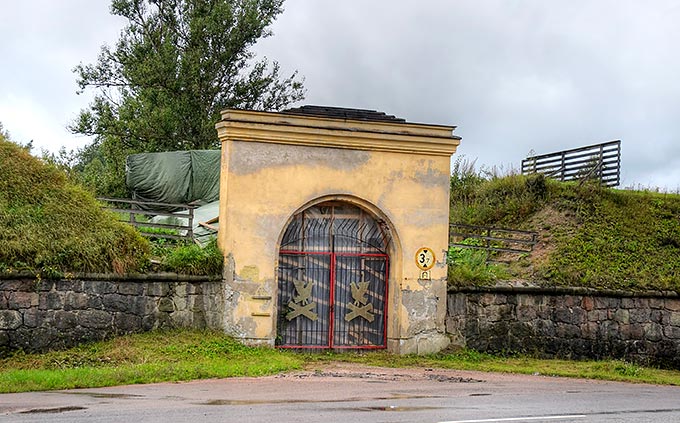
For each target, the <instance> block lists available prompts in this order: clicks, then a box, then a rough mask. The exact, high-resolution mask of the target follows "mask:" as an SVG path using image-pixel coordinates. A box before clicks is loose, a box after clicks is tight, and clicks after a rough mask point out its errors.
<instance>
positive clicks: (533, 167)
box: [522, 140, 621, 187]
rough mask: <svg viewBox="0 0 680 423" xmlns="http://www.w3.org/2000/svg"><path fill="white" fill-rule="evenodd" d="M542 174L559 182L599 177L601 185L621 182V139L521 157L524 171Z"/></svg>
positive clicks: (613, 185)
mask: <svg viewBox="0 0 680 423" xmlns="http://www.w3.org/2000/svg"><path fill="white" fill-rule="evenodd" d="M532 173H543V174H544V175H545V176H547V177H549V178H553V179H558V180H560V181H573V180H580V181H582V182H583V181H585V180H588V179H597V180H599V181H600V183H601V184H602V185H605V186H610V187H615V186H618V185H619V184H620V183H621V140H616V141H609V142H605V143H602V144H594V145H589V146H586V147H581V148H575V149H572V150H564V151H559V152H556V153H548V154H541V155H538V156H531V157H527V158H526V159H524V160H522V174H523V175H527V174H532Z"/></svg>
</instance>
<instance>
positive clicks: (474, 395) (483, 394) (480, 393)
mask: <svg viewBox="0 0 680 423" xmlns="http://www.w3.org/2000/svg"><path fill="white" fill-rule="evenodd" d="M469 396H471V397H488V396H491V394H488V393H485V392H479V393H475V394H470V395H469Z"/></svg>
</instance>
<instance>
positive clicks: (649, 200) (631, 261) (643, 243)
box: [449, 162, 680, 292]
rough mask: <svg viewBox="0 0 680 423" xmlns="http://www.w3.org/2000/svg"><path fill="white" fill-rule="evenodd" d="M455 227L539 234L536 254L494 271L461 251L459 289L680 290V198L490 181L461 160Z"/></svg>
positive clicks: (479, 255) (452, 278)
mask: <svg viewBox="0 0 680 423" xmlns="http://www.w3.org/2000/svg"><path fill="white" fill-rule="evenodd" d="M451 221H452V222H461V223H467V224H473V225H484V226H493V227H506V228H515V229H525V230H533V231H537V232H538V233H539V243H538V245H537V246H536V247H535V248H534V251H533V252H532V253H531V254H525V255H523V256H521V257H519V259H518V260H509V263H510V265H509V266H507V265H490V266H487V265H486V264H485V259H486V256H485V253H483V252H475V251H474V250H455V251H453V254H452V259H453V260H454V263H456V265H455V266H451V267H450V274H449V283H450V285H452V286H462V285H470V284H477V285H488V284H493V283H495V282H497V281H499V280H504V279H515V280H524V281H530V282H533V283H535V284H538V285H547V286H579V287H589V288H598V289H623V290H632V291H643V290H671V291H677V292H680V260H679V259H678V257H680V195H678V194H667V193H657V192H651V191H626V190H617V189H607V188H602V187H600V186H598V185H597V184H595V183H585V184H583V185H579V184H577V183H561V182H557V181H553V180H548V179H545V178H543V177H542V176H522V175H510V176H505V177H494V176H487V177H485V176H483V175H481V174H480V173H478V172H475V171H474V169H472V166H470V165H469V164H467V165H466V164H461V163H460V162H458V166H457V167H456V171H455V172H454V175H453V177H452V180H451ZM493 258H494V259H500V260H502V259H503V256H502V255H501V256H499V255H496V256H495V257H493ZM515 259H517V257H515Z"/></svg>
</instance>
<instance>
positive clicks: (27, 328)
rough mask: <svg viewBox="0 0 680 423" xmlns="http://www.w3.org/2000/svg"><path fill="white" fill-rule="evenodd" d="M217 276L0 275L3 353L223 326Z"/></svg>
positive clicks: (221, 297)
mask: <svg viewBox="0 0 680 423" xmlns="http://www.w3.org/2000/svg"><path fill="white" fill-rule="evenodd" d="M223 297H224V296H223V284H222V281H221V279H218V280H215V279H214V278H212V279H211V278H206V277H186V276H178V275H174V274H159V275H139V276H130V277H122V276H120V277H119V276H115V275H83V276H79V277H75V278H73V279H61V280H37V279H36V278H35V277H30V276H24V277H8V276H5V277H4V278H2V279H0V356H2V353H3V351H4V352H7V351H9V350H15V349H23V350H25V351H45V350H48V349H55V348H65V347H69V346H73V345H76V344H78V343H81V342H86V341H94V340H101V339H106V338H109V337H111V336H113V335H120V334H127V333H135V332H143V331H149V330H153V329H157V328H176V327H192V328H217V329H221V328H222V326H223V314H224V313H223V311H224V299H223Z"/></svg>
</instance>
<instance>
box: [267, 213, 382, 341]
mask: <svg viewBox="0 0 680 423" xmlns="http://www.w3.org/2000/svg"><path fill="white" fill-rule="evenodd" d="M386 234H387V232H385V231H383V229H382V228H381V226H380V225H379V224H378V222H376V221H375V219H373V218H372V217H371V216H370V215H369V214H367V213H366V212H364V211H363V210H361V209H360V208H358V207H355V206H353V205H349V204H346V203H339V202H333V203H323V204H320V205H318V206H314V207H311V208H309V209H307V210H305V211H303V212H301V213H298V214H297V215H295V216H294V217H293V220H292V222H291V223H290V224H289V225H288V227H287V228H286V230H285V232H284V235H283V240H282V241H281V249H280V252H279V268H278V280H279V282H278V284H279V296H278V319H277V338H276V344H277V345H278V346H280V347H283V348H385V346H386V331H385V326H386V322H387V320H386V319H387V313H386V308H387V307H386V304H387V274H388V273H387V272H388V256H387V244H388V239H387V235H386Z"/></svg>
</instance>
